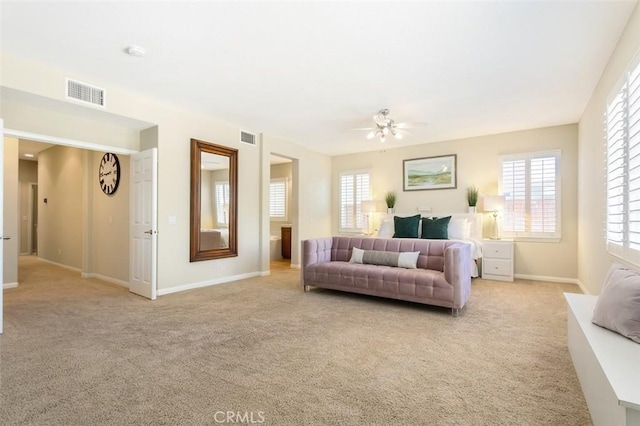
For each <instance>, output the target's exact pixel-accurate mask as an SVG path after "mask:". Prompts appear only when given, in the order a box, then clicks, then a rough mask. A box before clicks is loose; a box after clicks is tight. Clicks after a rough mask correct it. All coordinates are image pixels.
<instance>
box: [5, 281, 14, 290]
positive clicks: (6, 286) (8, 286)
mask: <svg viewBox="0 0 640 426" xmlns="http://www.w3.org/2000/svg"><path fill="white" fill-rule="evenodd" d="M2 288H3V289H4V290H6V289H8V288H18V283H17V282H15V283H4V284H2Z"/></svg>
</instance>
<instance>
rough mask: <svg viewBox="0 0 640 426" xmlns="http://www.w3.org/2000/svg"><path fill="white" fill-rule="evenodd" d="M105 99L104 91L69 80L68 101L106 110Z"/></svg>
mask: <svg viewBox="0 0 640 426" xmlns="http://www.w3.org/2000/svg"><path fill="white" fill-rule="evenodd" d="M105 97H106V94H105V91H104V89H101V88H99V87H95V86H91V85H89V84H86V83H82V82H80V81H76V80H71V79H70V78H67V99H73V100H75V101H80V102H83V103H86V104H91V105H94V106H99V107H102V108H104V107H105V104H106V98H105Z"/></svg>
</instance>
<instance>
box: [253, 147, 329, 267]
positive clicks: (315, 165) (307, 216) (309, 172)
mask: <svg viewBox="0 0 640 426" xmlns="http://www.w3.org/2000/svg"><path fill="white" fill-rule="evenodd" d="M261 151H262V163H261V167H260V170H261V175H262V186H261V200H262V203H261V206H260V210H261V212H263V214H262V216H261V220H262V222H261V226H260V229H261V236H262V240H261V253H262V256H261V258H260V259H261V260H260V261H261V269H262V271H263V272H265V271H268V270H269V233H270V221H269V180H270V179H269V177H270V174H271V173H270V167H271V165H270V162H269V161H270V160H269V157H270V155H271V154H275V155H278V156H280V157H285V158H290V159H293V160H294V161H293V163H292V165H291V176H292V177H291V180H292V188H291V191H292V192H291V198H292V200H297V202H293V203H292V204H291V209H290V211H289V213H290V218H289V222H290V223H291V265H292V266H294V267H297V266H299V265H300V244H301V241H303V240H306V239H310V238H318V237H326V236H329V235H331V198H330V194H331V157H329V156H327V155H324V154H319V153H317V152H314V151H311V150H308V149H306V148H304V147H303V146H301V145H298V144H295V143H293V142H290V141H287V140H284V139H281V138H278V137H275V136H270V135H264V136H263V137H262V147H261Z"/></svg>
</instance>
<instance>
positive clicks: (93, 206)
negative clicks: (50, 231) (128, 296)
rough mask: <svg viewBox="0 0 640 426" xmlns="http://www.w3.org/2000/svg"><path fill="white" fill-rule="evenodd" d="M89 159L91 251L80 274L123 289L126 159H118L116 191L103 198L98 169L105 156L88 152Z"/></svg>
mask: <svg viewBox="0 0 640 426" xmlns="http://www.w3.org/2000/svg"><path fill="white" fill-rule="evenodd" d="M87 153H88V155H89V173H87V174H88V175H89V176H90V177H91V180H90V181H89V188H88V191H85V193H88V194H89V197H88V198H89V199H88V200H86V201H85V202H86V203H87V204H88V206H89V212H88V214H89V215H90V217H91V219H90V227H91V230H90V231H91V234H90V237H89V238H88V239H86V241H87V249H88V250H91V258H90V260H89V263H88V265H84V266H83V272H85V273H90V274H97V275H99V276H101V277H107V278H109V279H111V280H115V281H117V282H119V283H120V284H123V285H128V283H129V246H130V244H129V192H130V191H129V184H130V178H129V174H130V170H129V164H130V161H129V157H128V156H126V155H119V156H118V159H119V161H120V171H121V178H120V184H119V185H118V190H117V191H116V193H115V194H113V195H106V194H105V193H104V192H102V189H100V184H99V182H98V167H99V166H100V161H101V160H102V156H103V155H104V152H98V151H87Z"/></svg>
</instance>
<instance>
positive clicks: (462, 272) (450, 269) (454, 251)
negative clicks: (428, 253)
mask: <svg viewBox="0 0 640 426" xmlns="http://www.w3.org/2000/svg"><path fill="white" fill-rule="evenodd" d="M471 261H472V260H471V246H470V245H468V244H453V245H450V246H449V247H447V249H446V250H445V251H444V279H445V280H447V282H448V283H449V284H451V285H452V286H453V305H454V306H453V308H454V309H461V308H462V307H463V306H464V305H465V304H466V303H467V300H469V296H470V295H471V273H470V269H469V265H470V264H471Z"/></svg>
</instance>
